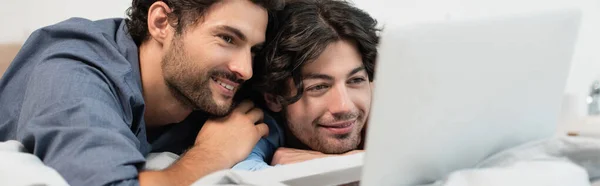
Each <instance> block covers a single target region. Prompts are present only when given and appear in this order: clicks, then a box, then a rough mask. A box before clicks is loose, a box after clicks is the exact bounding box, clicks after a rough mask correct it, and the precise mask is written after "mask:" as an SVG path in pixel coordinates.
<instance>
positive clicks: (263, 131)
mask: <svg viewBox="0 0 600 186" xmlns="http://www.w3.org/2000/svg"><path fill="white" fill-rule="evenodd" d="M254 127H256V131H257V132H258V135H260V136H261V137H267V136H269V126H267V124H264V123H261V124H257V125H254Z"/></svg>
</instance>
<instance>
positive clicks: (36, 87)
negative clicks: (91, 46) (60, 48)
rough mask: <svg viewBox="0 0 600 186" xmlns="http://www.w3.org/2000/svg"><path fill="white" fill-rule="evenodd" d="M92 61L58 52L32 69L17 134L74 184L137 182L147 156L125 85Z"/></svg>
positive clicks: (28, 147) (135, 183)
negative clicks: (126, 103) (130, 117)
mask: <svg viewBox="0 0 600 186" xmlns="http://www.w3.org/2000/svg"><path fill="white" fill-rule="evenodd" d="M90 60H94V59H86V58H85V56H75V55H72V54H70V53H56V54H52V55H49V57H46V58H45V59H43V61H42V62H41V63H40V64H38V65H37V66H36V67H34V68H33V70H32V72H31V76H30V79H29V80H28V82H26V86H27V88H26V91H25V92H24V94H25V95H24V100H23V105H22V107H21V112H20V116H19V121H18V128H17V131H18V132H17V139H18V140H19V141H21V142H22V143H23V145H24V146H25V148H26V149H27V150H28V151H30V152H31V153H33V154H34V155H36V156H38V157H39V158H40V159H41V160H42V161H43V162H44V164H46V165H47V166H49V167H52V168H54V169H55V170H56V171H57V172H58V173H59V174H60V175H61V176H62V177H63V178H64V179H65V180H66V181H67V182H68V183H69V184H70V185H139V182H138V180H137V176H138V168H139V167H141V166H142V165H143V163H144V155H143V154H142V153H141V152H140V150H138V149H139V147H140V140H138V138H137V137H136V135H135V134H134V132H133V131H132V129H131V128H130V127H131V123H130V122H129V123H128V122H127V119H126V118H125V116H124V112H126V110H125V109H124V108H123V106H122V105H121V102H120V98H119V96H123V94H124V93H123V91H121V90H122V87H119V86H118V84H119V83H118V82H115V80H114V79H110V78H108V77H106V76H105V75H104V73H103V72H102V70H100V69H99V68H96V67H95V66H94V64H92V63H88V61H90Z"/></svg>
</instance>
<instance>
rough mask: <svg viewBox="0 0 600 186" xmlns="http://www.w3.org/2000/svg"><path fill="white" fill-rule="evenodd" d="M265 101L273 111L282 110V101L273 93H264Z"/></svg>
mask: <svg viewBox="0 0 600 186" xmlns="http://www.w3.org/2000/svg"><path fill="white" fill-rule="evenodd" d="M264 98H265V103H267V107H269V109H270V110H271V111H273V112H281V109H282V105H281V102H279V100H278V99H277V98H276V97H275V96H274V95H273V94H267V93H265V94H264Z"/></svg>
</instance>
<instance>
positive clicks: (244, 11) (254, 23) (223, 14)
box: [200, 0, 268, 44]
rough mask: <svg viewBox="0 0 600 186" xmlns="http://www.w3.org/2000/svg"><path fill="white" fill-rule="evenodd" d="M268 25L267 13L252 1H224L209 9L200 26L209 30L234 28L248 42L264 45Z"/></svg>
mask: <svg viewBox="0 0 600 186" xmlns="http://www.w3.org/2000/svg"><path fill="white" fill-rule="evenodd" d="M267 23H268V14H267V11H266V10H265V9H264V8H262V7H261V6H259V5H257V4H254V3H252V2H251V1H240V0H237V1H222V2H218V3H215V4H214V5H213V6H211V7H210V8H209V10H208V11H207V12H206V13H205V15H204V16H203V18H202V19H201V22H200V24H201V25H200V26H206V27H208V28H209V29H222V28H225V27H229V28H233V29H236V30H238V31H239V32H240V33H241V34H243V35H244V36H245V37H246V38H247V39H248V42H250V43H253V44H258V43H262V42H263V41H264V40H265V32H266V28H267Z"/></svg>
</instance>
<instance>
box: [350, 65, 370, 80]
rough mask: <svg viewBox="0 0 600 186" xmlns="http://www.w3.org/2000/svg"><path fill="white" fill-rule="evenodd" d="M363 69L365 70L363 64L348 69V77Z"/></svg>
mask: <svg viewBox="0 0 600 186" xmlns="http://www.w3.org/2000/svg"><path fill="white" fill-rule="evenodd" d="M363 70H366V69H365V66H360V67H356V68H355V69H353V70H352V71H350V73H348V77H350V76H352V75H354V74H356V73H359V72H360V71H363Z"/></svg>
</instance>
